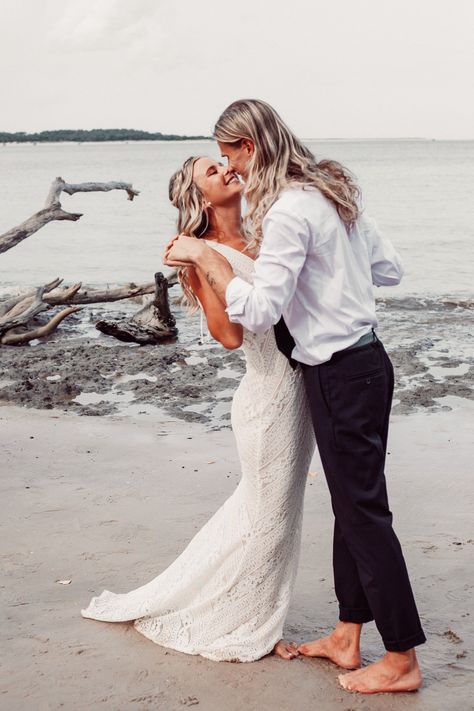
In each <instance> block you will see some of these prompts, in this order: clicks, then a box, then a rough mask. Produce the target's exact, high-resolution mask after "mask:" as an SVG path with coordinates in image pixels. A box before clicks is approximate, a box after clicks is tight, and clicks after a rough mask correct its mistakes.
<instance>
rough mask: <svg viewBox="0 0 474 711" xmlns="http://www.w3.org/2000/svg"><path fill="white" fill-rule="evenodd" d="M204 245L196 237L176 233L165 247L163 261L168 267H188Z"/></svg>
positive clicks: (194, 261) (200, 253)
mask: <svg viewBox="0 0 474 711" xmlns="http://www.w3.org/2000/svg"><path fill="white" fill-rule="evenodd" d="M205 249H206V245H205V244H203V242H202V241H201V240H199V239H197V238H196V237H188V236H187V235H177V236H176V237H174V238H173V239H172V240H171V241H170V242H168V244H167V245H166V248H165V253H164V257H163V262H164V264H166V266H168V267H189V266H190V265H195V264H196V262H197V260H198V259H199V257H201V256H202V254H203V251H204V250H205Z"/></svg>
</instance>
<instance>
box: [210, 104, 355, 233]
mask: <svg viewBox="0 0 474 711" xmlns="http://www.w3.org/2000/svg"><path fill="white" fill-rule="evenodd" d="M214 138H215V139H216V140H217V141H220V142H222V143H233V144H236V143H238V142H239V141H241V140H242V139H250V140H251V141H252V142H253V144H254V146H255V151H254V153H253V156H252V158H251V159H250V163H249V166H248V176H247V181H246V185H245V193H244V195H245V199H246V201H247V206H248V212H247V215H246V216H245V220H246V222H247V227H248V228H249V229H250V230H251V231H252V233H253V235H254V237H255V239H256V241H257V242H259V241H261V238H262V221H263V218H264V216H265V214H266V213H267V212H268V210H269V209H270V207H271V206H272V205H273V203H274V202H275V201H276V200H277V199H278V196H279V194H280V192H281V191H282V190H283V189H284V188H286V187H288V186H289V185H295V184H300V185H311V186H314V187H315V188H318V190H320V191H321V193H322V194H323V195H324V196H325V197H326V198H328V199H329V200H330V201H331V202H332V203H333V204H334V205H335V207H336V209H337V211H338V213H339V216H340V218H341V220H342V221H343V222H344V223H345V224H346V225H347V226H348V227H350V226H351V225H352V224H353V223H354V222H355V221H356V220H357V217H358V216H359V207H358V197H359V194H360V191H359V188H358V186H357V185H356V183H355V181H354V178H353V176H352V175H351V174H350V172H349V171H348V170H346V169H345V168H344V166H342V165H341V164H340V163H338V162H337V161H333V160H322V161H319V162H317V161H316V158H315V157H314V155H313V154H312V153H311V151H309V150H308V149H307V148H306V146H304V145H303V144H302V143H301V141H299V140H298V139H297V138H296V136H295V135H294V134H293V133H292V132H291V131H290V129H289V128H288V126H286V124H285V123H283V121H282V120H281V118H280V116H279V115H278V114H277V112H276V111H275V109H273V108H272V107H271V106H270V105H269V104H267V103H265V102H264V101H259V100H258V99H242V100H240V101H234V102H233V103H232V104H230V106H228V107H227V108H226V110H225V111H224V113H223V114H221V116H220V117H219V119H218V120H217V123H216V125H215V127H214Z"/></svg>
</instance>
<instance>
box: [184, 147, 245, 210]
mask: <svg viewBox="0 0 474 711" xmlns="http://www.w3.org/2000/svg"><path fill="white" fill-rule="evenodd" d="M193 180H194V182H195V183H196V185H197V187H198V188H199V190H200V191H201V193H202V194H203V196H204V199H205V200H207V202H210V203H211V205H214V206H215V207H217V206H219V205H227V204H229V203H232V202H240V195H241V192H242V184H241V182H240V181H239V179H238V177H237V175H236V174H235V173H234V172H233V171H231V170H229V168H227V167H225V166H224V165H222V163H218V162H217V161H215V160H213V159H212V158H207V157H203V158H198V159H197V161H196V162H195V164H194V169H193Z"/></svg>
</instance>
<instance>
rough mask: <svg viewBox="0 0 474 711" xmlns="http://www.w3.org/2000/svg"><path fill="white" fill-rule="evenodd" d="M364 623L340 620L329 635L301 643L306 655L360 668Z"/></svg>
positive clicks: (345, 666) (301, 649) (351, 667)
mask: <svg viewBox="0 0 474 711" xmlns="http://www.w3.org/2000/svg"><path fill="white" fill-rule="evenodd" d="M361 629H362V625H358V624H355V623H353V622H338V623H337V625H336V627H335V629H334V631H333V632H332V633H331V634H330V635H329V636H328V637H322V638H321V639H315V640H314V641H313V642H306V644H300V646H299V647H298V651H299V652H300V653H301V654H303V655H304V656H305V657H324V659H329V660H330V661H331V662H334V664H337V665H338V666H339V667H342V668H343V669H358V668H359V667H360V664H361V658H360V651H359V642H360V632H361Z"/></svg>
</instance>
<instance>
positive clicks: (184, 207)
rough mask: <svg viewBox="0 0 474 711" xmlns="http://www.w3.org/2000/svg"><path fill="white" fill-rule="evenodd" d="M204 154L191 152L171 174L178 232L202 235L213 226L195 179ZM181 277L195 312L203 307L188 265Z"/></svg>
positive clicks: (181, 269)
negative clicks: (195, 290) (195, 169)
mask: <svg viewBox="0 0 474 711" xmlns="http://www.w3.org/2000/svg"><path fill="white" fill-rule="evenodd" d="M199 158H200V156H191V158H188V159H187V160H185V161H184V163H183V166H182V167H181V168H180V169H179V170H177V171H176V173H174V175H172V176H171V179H170V183H169V190H168V192H169V198H170V201H171V203H172V204H173V205H174V206H175V207H176V208H177V209H178V220H177V222H176V229H177V231H178V234H185V235H189V236H190V237H198V238H202V237H204V236H205V234H206V232H207V229H208V227H209V219H208V217H207V213H206V210H205V209H204V196H203V194H202V192H201V191H200V190H199V188H198V186H197V185H196V183H195V182H194V180H193V171H194V165H195V163H196V161H197V160H199ZM177 273H178V281H179V283H180V284H181V288H182V290H183V299H182V303H183V304H184V305H186V306H187V307H188V309H189V313H193V312H194V311H196V310H197V309H198V308H199V302H198V300H197V299H196V296H195V294H194V292H193V290H192V289H191V286H190V284H189V280H188V275H187V270H186V267H179V268H178V270H177Z"/></svg>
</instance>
